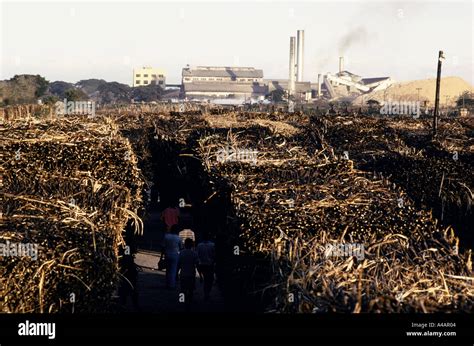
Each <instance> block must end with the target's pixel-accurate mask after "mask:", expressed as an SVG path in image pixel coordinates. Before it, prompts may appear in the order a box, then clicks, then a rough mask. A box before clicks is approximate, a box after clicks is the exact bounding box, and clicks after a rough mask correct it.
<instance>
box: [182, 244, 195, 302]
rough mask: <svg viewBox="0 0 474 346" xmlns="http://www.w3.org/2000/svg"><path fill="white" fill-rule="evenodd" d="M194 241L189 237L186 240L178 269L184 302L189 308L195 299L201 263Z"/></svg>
mask: <svg viewBox="0 0 474 346" xmlns="http://www.w3.org/2000/svg"><path fill="white" fill-rule="evenodd" d="M193 246H194V242H193V240H192V239H190V238H187V239H186V240H185V241H184V250H182V251H181V252H180V253H179V260H178V269H179V277H180V286H181V290H182V292H183V293H184V303H185V305H186V309H189V307H190V304H191V303H192V301H193V293H194V288H195V283H196V270H197V266H198V264H199V261H198V256H197V254H196V252H194V250H193Z"/></svg>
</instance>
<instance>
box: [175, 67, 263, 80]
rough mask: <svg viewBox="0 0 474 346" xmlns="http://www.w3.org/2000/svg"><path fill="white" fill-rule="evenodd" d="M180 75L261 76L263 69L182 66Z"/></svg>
mask: <svg viewBox="0 0 474 346" xmlns="http://www.w3.org/2000/svg"><path fill="white" fill-rule="evenodd" d="M182 75H183V77H234V78H263V70H256V69H253V68H238V67H237V68H234V67H208V68H196V69H193V68H183V73H182Z"/></svg>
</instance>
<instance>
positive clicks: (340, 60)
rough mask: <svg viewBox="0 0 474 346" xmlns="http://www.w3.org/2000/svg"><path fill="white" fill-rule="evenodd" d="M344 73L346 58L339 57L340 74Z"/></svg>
mask: <svg viewBox="0 0 474 346" xmlns="http://www.w3.org/2000/svg"><path fill="white" fill-rule="evenodd" d="M342 71H344V57H343V56H340V57H339V73H341V72H342Z"/></svg>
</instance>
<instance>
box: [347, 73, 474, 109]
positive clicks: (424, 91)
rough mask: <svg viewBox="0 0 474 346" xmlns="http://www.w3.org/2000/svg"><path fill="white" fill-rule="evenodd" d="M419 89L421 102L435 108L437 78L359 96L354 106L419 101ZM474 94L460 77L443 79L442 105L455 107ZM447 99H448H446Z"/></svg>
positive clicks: (472, 89) (470, 87) (394, 85)
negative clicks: (465, 94) (466, 94)
mask: <svg viewBox="0 0 474 346" xmlns="http://www.w3.org/2000/svg"><path fill="white" fill-rule="evenodd" d="M418 89H419V92H420V102H424V101H428V106H434V101H435V92H436V78H433V79H423V80H416V81H410V82H400V83H395V84H393V85H391V86H390V87H388V88H387V89H386V90H380V91H375V92H372V93H369V94H365V95H362V96H359V97H358V98H356V99H355V100H354V102H353V103H354V104H356V105H360V104H361V102H366V101H367V100H371V99H372V100H377V101H379V102H383V101H384V100H386V101H388V100H392V101H399V100H401V101H417V100H418ZM464 91H470V92H474V88H473V87H472V85H470V84H469V83H468V82H466V81H465V80H463V79H462V78H459V77H444V78H441V90H440V94H439V95H440V103H441V105H445V104H446V101H447V102H448V105H450V106H453V105H454V104H455V102H456V100H457V99H458V97H459V96H460V95H461V94H462V93H463V92H464ZM446 97H447V99H446Z"/></svg>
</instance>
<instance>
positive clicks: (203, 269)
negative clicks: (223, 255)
mask: <svg viewBox="0 0 474 346" xmlns="http://www.w3.org/2000/svg"><path fill="white" fill-rule="evenodd" d="M202 239H203V241H202V242H201V243H199V244H198V246H197V255H198V260H199V267H198V269H199V273H200V274H201V275H202V277H203V279H204V300H206V301H207V300H209V298H210V293H211V289H212V284H213V283H214V265H215V258H216V248H215V244H214V242H212V241H211V240H210V235H209V233H208V232H204V233H203V235H202Z"/></svg>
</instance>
